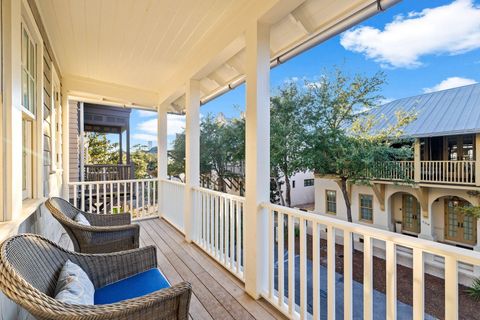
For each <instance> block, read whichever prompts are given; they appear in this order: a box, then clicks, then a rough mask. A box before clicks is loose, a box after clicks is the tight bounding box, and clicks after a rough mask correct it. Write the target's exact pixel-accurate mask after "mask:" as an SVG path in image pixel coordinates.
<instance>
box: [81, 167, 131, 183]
mask: <svg viewBox="0 0 480 320" xmlns="http://www.w3.org/2000/svg"><path fill="white" fill-rule="evenodd" d="M133 177H134V169H133V163H132V164H86V165H84V181H111V180H128V179H133Z"/></svg>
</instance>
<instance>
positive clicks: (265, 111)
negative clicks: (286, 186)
mask: <svg viewBox="0 0 480 320" xmlns="http://www.w3.org/2000/svg"><path fill="white" fill-rule="evenodd" d="M269 38H270V29H269V27H268V26H265V25H262V24H260V23H258V22H256V23H255V24H254V25H252V26H251V27H250V28H249V29H248V30H247V31H246V54H247V55H246V102H247V103H246V104H247V106H246V130H245V141H246V148H245V163H246V171H245V178H246V179H245V180H246V184H245V210H244V225H243V228H244V233H245V236H244V246H245V248H244V250H245V268H244V273H245V290H246V292H247V293H248V294H249V295H251V296H252V297H254V298H259V297H260V294H261V293H262V291H263V290H264V289H265V288H266V285H267V277H268V269H267V268H268V259H267V257H268V236H267V230H268V216H267V213H266V210H263V209H261V208H260V204H261V203H262V202H269V201H270V196H269V190H270V107H269V106H270V39H269Z"/></svg>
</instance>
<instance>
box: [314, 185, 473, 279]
mask: <svg viewBox="0 0 480 320" xmlns="http://www.w3.org/2000/svg"><path fill="white" fill-rule="evenodd" d="M426 188H427V189H426V190H427V191H426V193H427V204H428V208H427V210H428V216H427V217H425V216H423V214H422V213H421V218H420V219H421V220H420V228H421V231H420V233H419V235H418V237H420V238H423V239H429V240H434V241H440V242H446V243H451V244H454V243H452V242H449V241H446V240H445V236H444V221H445V218H444V215H445V212H444V211H445V208H444V199H445V197H452V196H456V197H459V198H462V199H464V200H467V201H469V202H470V203H472V204H474V205H479V204H480V198H478V197H475V196H471V195H469V194H468V190H467V189H457V188H455V186H451V187H449V188H446V187H426ZM326 190H334V191H336V192H337V214H336V215H335V216H336V217H337V218H339V219H342V220H345V221H346V220H347V214H346V211H347V209H346V206H345V202H344V200H343V196H342V193H341V190H340V187H339V186H338V184H337V183H336V182H335V180H333V179H329V178H320V177H315V213H317V214H320V215H327V216H332V214H327V213H326V199H325V198H326V195H325V193H326ZM402 193H408V194H411V195H413V196H415V198H417V200H418V195H417V193H416V191H415V189H414V188H413V187H411V186H401V185H395V184H386V185H385V210H384V211H383V210H381V208H380V203H379V201H378V199H377V198H376V197H375V194H374V192H373V190H372V188H371V187H370V186H359V185H354V186H352V188H351V197H352V203H351V208H352V219H353V222H356V223H360V224H365V225H370V226H374V227H376V228H380V229H384V230H390V231H396V230H395V221H402V207H403V203H402ZM360 194H370V195H372V196H373V223H365V222H362V221H359V195H360ZM338 240H339V241H340V242H341V241H343V240H342V239H338ZM375 246H376V248H375V249H376V250H375V251H374V252H375V255H376V256H378V257H380V258H384V255H385V253H384V248H383V245H382V244H375ZM355 247H356V248H357V249H359V250H362V244H361V243H356V245H355ZM472 249H473V250H475V251H480V219H479V221H477V244H476V245H475V246H473V248H472ZM398 252H399V257H398V263H400V264H402V265H405V266H409V267H411V252H403V251H402V250H399V251H398ZM425 261H426V262H427V265H426V272H427V273H430V274H432V275H435V276H438V277H443V274H444V271H443V260H442V258H440V257H436V256H433V255H426V257H425ZM478 269H479V268H477V267H475V268H472V266H470V265H465V264H462V263H460V264H459V271H460V273H459V281H460V283H462V284H464V285H470V284H471V281H472V279H473V278H474V277H478V276H480V270H478Z"/></svg>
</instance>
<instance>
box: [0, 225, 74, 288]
mask: <svg viewBox="0 0 480 320" xmlns="http://www.w3.org/2000/svg"><path fill="white" fill-rule="evenodd" d="M67 259H68V254H67V252H66V251H64V250H63V249H61V248H60V247H59V246H58V245H56V244H54V243H53V242H50V241H48V240H46V239H44V238H42V237H40V236H38V235H34V234H21V235H17V236H14V237H12V238H9V239H7V240H6V241H5V242H4V243H3V244H2V245H1V247H0V269H1V272H0V274H1V275H0V287H1V289H2V291H4V292H5V293H6V294H7V295H9V294H8V292H9V291H13V292H12V293H15V294H17V295H22V293H23V294H29V295H30V294H31V295H33V296H35V295H38V292H35V289H36V290H38V291H40V292H41V293H44V294H46V295H48V296H50V297H52V296H53V295H54V292H55V286H56V283H57V279H58V276H59V274H60V271H61V269H62V266H63V265H64V264H65V262H66V261H67ZM9 296H10V295H9Z"/></svg>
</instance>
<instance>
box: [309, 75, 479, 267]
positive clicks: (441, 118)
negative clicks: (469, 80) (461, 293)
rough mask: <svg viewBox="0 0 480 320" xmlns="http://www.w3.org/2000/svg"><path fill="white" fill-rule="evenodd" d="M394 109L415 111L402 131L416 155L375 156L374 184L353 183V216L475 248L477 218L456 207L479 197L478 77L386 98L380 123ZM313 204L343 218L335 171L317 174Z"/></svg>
mask: <svg viewBox="0 0 480 320" xmlns="http://www.w3.org/2000/svg"><path fill="white" fill-rule="evenodd" d="M397 110H403V111H407V112H416V113H417V118H416V120H415V121H413V122H412V123H410V124H409V125H408V126H407V127H406V128H405V132H404V134H405V136H407V137H412V138H414V158H413V159H412V160H411V161H402V162H392V163H384V164H379V165H378V168H376V169H377V170H376V171H375V170H373V171H374V173H373V174H374V176H376V177H377V178H376V180H375V181H374V182H373V184H372V186H363V185H352V186H351V188H350V200H351V203H352V206H351V208H352V217H353V221H354V222H358V223H361V224H365V225H370V226H374V227H376V228H381V229H385V230H390V231H396V232H401V233H404V234H408V235H412V236H416V237H419V238H423V239H429V240H434V241H439V242H444V243H448V244H451V245H455V246H459V247H463V248H470V249H472V250H475V251H480V239H479V237H480V234H479V232H478V230H479V229H480V226H479V221H477V219H475V218H473V217H471V216H465V215H463V214H461V213H457V211H456V210H455V207H458V206H464V205H479V202H480V197H479V195H480V161H479V160H480V84H474V85H469V86H464V87H459V88H454V89H449V90H444V91H439V92H434V93H428V94H424V95H420V96H416V97H410V98H404V99H400V100H396V101H393V102H390V103H388V104H385V105H383V106H382V107H380V108H379V109H378V110H376V111H375V112H374V115H376V116H380V115H384V118H383V120H382V122H381V123H378V124H377V126H378V127H382V126H387V125H388V124H389V123H392V122H394V121H395V111H397ZM405 178H407V179H408V180H410V182H409V183H405V182H402V180H405ZM315 212H317V213H319V214H326V215H330V216H335V217H338V218H339V219H344V220H346V219H347V218H346V206H345V202H344V199H343V196H342V193H341V190H340V188H339V185H338V184H337V182H336V179H335V177H326V176H323V177H322V176H316V177H315ZM467 269H468V268H467ZM470 269H471V268H470Z"/></svg>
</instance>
